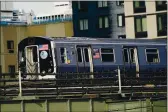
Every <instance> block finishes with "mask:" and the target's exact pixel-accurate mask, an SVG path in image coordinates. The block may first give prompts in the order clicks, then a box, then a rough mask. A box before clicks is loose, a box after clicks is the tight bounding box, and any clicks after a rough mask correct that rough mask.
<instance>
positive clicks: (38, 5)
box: [13, 2, 54, 14]
mask: <svg viewBox="0 0 168 112" xmlns="http://www.w3.org/2000/svg"><path fill="white" fill-rule="evenodd" d="M13 8H14V9H24V11H25V12H29V11H30V10H31V9H32V10H33V11H34V12H35V14H39V13H47V12H49V11H52V10H53V9H54V2H13Z"/></svg>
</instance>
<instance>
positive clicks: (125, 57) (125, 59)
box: [124, 49, 129, 63]
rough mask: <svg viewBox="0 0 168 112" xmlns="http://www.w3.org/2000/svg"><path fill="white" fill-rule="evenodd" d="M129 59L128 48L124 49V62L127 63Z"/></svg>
mask: <svg viewBox="0 0 168 112" xmlns="http://www.w3.org/2000/svg"><path fill="white" fill-rule="evenodd" d="M128 61H129V59H128V49H124V62H127V63H128Z"/></svg>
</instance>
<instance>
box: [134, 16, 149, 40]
mask: <svg viewBox="0 0 168 112" xmlns="http://www.w3.org/2000/svg"><path fill="white" fill-rule="evenodd" d="M135 37H136V38H139V37H142V38H143V37H147V23H146V16H137V17H135Z"/></svg>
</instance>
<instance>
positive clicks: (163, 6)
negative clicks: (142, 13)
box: [156, 1, 167, 11]
mask: <svg viewBox="0 0 168 112" xmlns="http://www.w3.org/2000/svg"><path fill="white" fill-rule="evenodd" d="M161 10H167V1H156V11H161Z"/></svg>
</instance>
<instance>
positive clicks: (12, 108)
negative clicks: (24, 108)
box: [0, 103, 21, 112]
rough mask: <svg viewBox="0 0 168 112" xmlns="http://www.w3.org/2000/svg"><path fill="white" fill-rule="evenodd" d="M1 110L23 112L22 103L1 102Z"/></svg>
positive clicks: (1, 111) (0, 111)
mask: <svg viewBox="0 0 168 112" xmlns="http://www.w3.org/2000/svg"><path fill="white" fill-rule="evenodd" d="M0 112H21V104H20V103H15V104H14V103H13V104H9V103H8V104H1V108H0Z"/></svg>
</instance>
